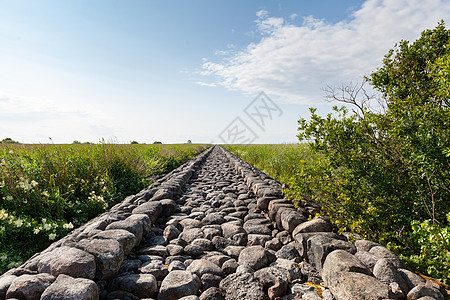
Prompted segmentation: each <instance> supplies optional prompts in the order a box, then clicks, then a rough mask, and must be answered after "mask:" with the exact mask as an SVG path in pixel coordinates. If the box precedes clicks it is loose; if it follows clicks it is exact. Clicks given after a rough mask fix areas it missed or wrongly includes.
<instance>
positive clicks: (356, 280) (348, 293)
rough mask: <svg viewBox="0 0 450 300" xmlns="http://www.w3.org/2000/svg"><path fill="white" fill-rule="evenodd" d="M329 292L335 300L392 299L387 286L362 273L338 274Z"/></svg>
mask: <svg viewBox="0 0 450 300" xmlns="http://www.w3.org/2000/svg"><path fill="white" fill-rule="evenodd" d="M331 291H332V292H333V295H334V296H335V297H336V299H348V300H350V299H377V300H378V299H379V300H382V299H392V294H391V293H390V290H389V286H387V285H386V284H384V283H382V282H380V281H379V280H378V279H376V278H374V277H372V276H369V275H366V274H363V273H355V272H340V273H339V276H338V279H337V281H336V283H335V287H333V288H331Z"/></svg>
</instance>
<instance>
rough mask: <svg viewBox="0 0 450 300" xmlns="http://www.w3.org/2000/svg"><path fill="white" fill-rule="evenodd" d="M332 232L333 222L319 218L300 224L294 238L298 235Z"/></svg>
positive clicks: (293, 233) (294, 232)
mask: <svg viewBox="0 0 450 300" xmlns="http://www.w3.org/2000/svg"><path fill="white" fill-rule="evenodd" d="M331 230H333V225H332V224H331V222H330V221H328V220H327V219H324V218H320V217H319V218H314V219H312V220H311V221H306V222H304V223H301V224H299V225H298V226H297V227H295V229H294V231H293V232H292V236H295V235H296V234H297V233H306V232H329V231H331Z"/></svg>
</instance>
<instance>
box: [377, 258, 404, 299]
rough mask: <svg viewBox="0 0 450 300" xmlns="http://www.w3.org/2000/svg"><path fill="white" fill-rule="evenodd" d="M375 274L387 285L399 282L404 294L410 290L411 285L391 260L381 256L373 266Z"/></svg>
mask: <svg viewBox="0 0 450 300" xmlns="http://www.w3.org/2000/svg"><path fill="white" fill-rule="evenodd" d="M373 275H374V276H375V278H377V279H378V280H379V281H381V282H383V283H385V284H387V285H390V284H391V283H393V282H395V283H397V284H398V285H399V286H400V289H401V290H402V291H403V293H404V295H406V294H407V293H408V291H409V286H408V284H407V283H406V281H405V280H404V279H403V277H402V275H401V274H400V272H399V271H398V270H397V269H396V268H395V267H394V265H393V264H392V263H391V261H390V260H388V259H386V258H381V259H380V260H378V261H377V263H376V264H375V266H374V268H373Z"/></svg>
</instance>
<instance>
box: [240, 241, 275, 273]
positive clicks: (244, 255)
mask: <svg viewBox="0 0 450 300" xmlns="http://www.w3.org/2000/svg"><path fill="white" fill-rule="evenodd" d="M274 260H275V259H273V258H272V257H271V256H270V254H269V252H268V251H267V250H266V249H264V248H263V247H261V246H259V245H258V246H250V247H247V248H245V249H244V250H242V251H241V253H240V254H239V260H238V262H239V265H241V266H246V267H249V268H252V269H253V270H255V271H256V270H259V269H261V268H264V267H266V266H268V265H269V263H271V262H272V261H274Z"/></svg>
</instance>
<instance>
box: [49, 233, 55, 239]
mask: <svg viewBox="0 0 450 300" xmlns="http://www.w3.org/2000/svg"><path fill="white" fill-rule="evenodd" d="M55 238H56V233H50V234H49V235H48V239H49V240H50V241H53V240H54V239H55Z"/></svg>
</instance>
